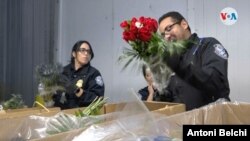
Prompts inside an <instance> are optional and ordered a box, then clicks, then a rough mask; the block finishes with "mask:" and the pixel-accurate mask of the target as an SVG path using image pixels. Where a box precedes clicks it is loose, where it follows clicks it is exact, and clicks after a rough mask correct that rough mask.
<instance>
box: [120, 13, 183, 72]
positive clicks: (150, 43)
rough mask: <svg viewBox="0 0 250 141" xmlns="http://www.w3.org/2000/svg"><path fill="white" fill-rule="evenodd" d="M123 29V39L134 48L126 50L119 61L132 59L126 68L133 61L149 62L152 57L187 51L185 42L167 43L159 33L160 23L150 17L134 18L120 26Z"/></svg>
mask: <svg viewBox="0 0 250 141" xmlns="http://www.w3.org/2000/svg"><path fill="white" fill-rule="evenodd" d="M120 26H121V28H122V29H123V39H124V40H125V41H126V42H127V43H128V44H129V45H130V46H131V47H132V49H129V48H125V50H124V53H123V55H122V56H120V58H119V60H123V59H127V58H130V59H129V61H128V62H127V64H126V65H125V67H126V66H127V65H128V64H129V63H130V62H131V61H132V60H133V59H140V60H141V59H142V60H143V61H145V62H149V61H150V60H151V59H152V57H155V56H159V57H162V56H163V55H164V56H166V55H169V56H171V55H172V54H174V53H181V52H183V51H184V50H185V44H184V43H185V42H183V41H175V42H167V41H165V40H164V39H163V38H162V37H161V35H160V34H158V33H157V29H158V23H157V21H156V20H155V19H153V18H150V17H143V16H142V17H140V18H139V19H137V18H135V17H133V18H132V19H131V20H125V21H123V22H122V23H121V24H120Z"/></svg>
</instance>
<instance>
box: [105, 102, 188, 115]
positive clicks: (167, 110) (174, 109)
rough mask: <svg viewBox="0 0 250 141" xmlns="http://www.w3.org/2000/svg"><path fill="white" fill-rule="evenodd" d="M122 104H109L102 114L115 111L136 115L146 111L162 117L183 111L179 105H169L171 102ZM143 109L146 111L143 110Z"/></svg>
mask: <svg viewBox="0 0 250 141" xmlns="http://www.w3.org/2000/svg"><path fill="white" fill-rule="evenodd" d="M143 104H144V105H141V103H140V102H128V103H125V102H122V103H109V104H105V105H104V113H105V114H107V113H111V112H117V111H129V112H131V111H133V110H134V111H135V112H136V113H139V112H145V111H147V110H149V111H151V112H156V113H161V114H164V115H173V114H177V113H181V112H184V111H185V105H184V104H181V103H171V102H155V101H152V102H146V101H144V102H143ZM144 107H145V108H146V109H144Z"/></svg>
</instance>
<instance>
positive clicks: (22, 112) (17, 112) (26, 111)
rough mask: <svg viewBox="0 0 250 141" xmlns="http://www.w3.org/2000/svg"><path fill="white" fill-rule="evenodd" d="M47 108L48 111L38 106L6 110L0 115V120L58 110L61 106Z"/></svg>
mask: <svg viewBox="0 0 250 141" xmlns="http://www.w3.org/2000/svg"><path fill="white" fill-rule="evenodd" d="M48 110H49V111H47V110H45V109H43V108H38V107H34V108H23V109H12V110H6V111H5V113H4V114H1V115H0V120H2V119H10V118H18V117H25V116H29V115H34V114H38V115H39V114H40V113H51V112H60V111H61V108H59V107H53V108H48Z"/></svg>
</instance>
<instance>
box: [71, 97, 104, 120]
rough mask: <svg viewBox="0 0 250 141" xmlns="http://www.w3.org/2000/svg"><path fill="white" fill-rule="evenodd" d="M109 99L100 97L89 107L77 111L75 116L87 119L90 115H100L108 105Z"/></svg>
mask: <svg viewBox="0 0 250 141" xmlns="http://www.w3.org/2000/svg"><path fill="white" fill-rule="evenodd" d="M106 101H107V98H103V97H99V98H96V99H95V100H94V101H93V102H92V103H91V104H90V105H89V106H88V107H86V108H84V109H82V110H81V109H78V111H75V115H76V116H78V117H85V116H90V115H100V113H101V108H102V107H103V105H104V104H105V103H106Z"/></svg>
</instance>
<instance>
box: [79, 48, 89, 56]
mask: <svg viewBox="0 0 250 141" xmlns="http://www.w3.org/2000/svg"><path fill="white" fill-rule="evenodd" d="M77 51H78V52H80V53H87V54H90V55H91V50H89V49H86V48H79V49H78V50H77Z"/></svg>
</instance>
